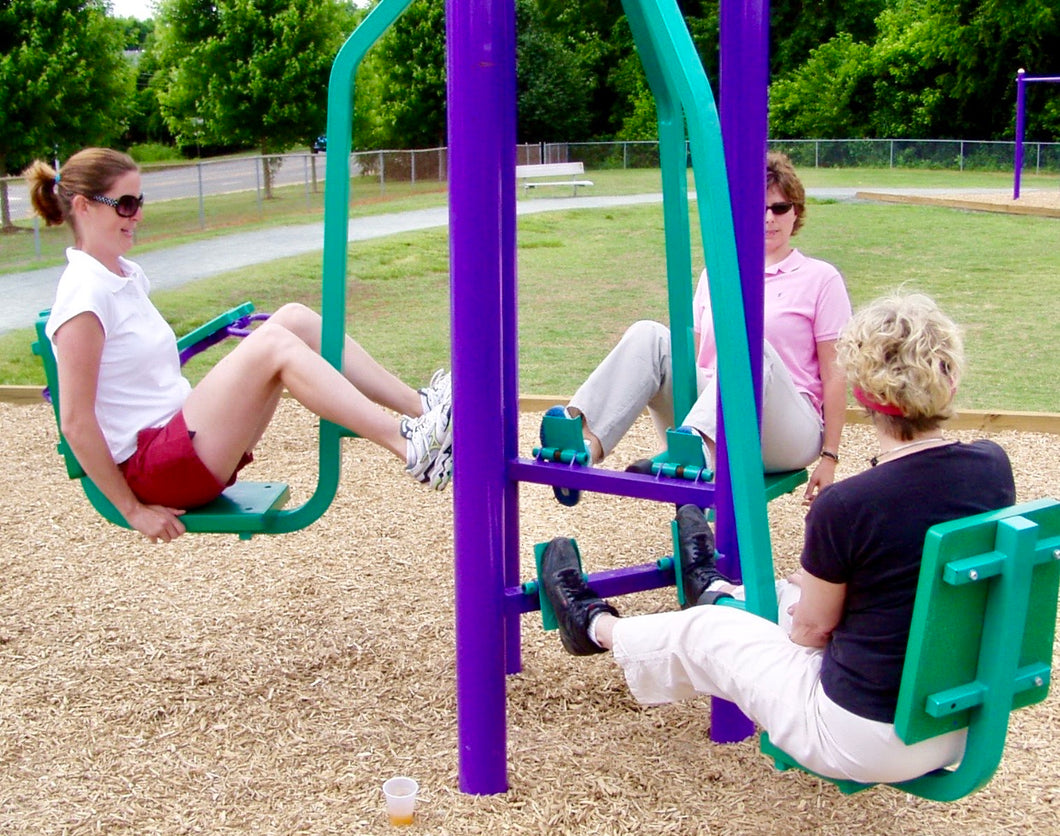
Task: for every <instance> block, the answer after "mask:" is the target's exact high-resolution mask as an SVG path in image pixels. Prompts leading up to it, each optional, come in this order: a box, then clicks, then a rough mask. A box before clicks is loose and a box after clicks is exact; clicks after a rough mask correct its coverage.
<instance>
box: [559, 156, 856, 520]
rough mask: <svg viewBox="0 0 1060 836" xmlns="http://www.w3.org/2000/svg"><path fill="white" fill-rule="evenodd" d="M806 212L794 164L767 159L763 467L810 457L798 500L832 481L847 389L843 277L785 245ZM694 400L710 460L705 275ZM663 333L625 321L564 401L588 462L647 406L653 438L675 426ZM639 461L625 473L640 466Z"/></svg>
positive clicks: (692, 418) (710, 358) (713, 393)
mask: <svg viewBox="0 0 1060 836" xmlns="http://www.w3.org/2000/svg"><path fill="white" fill-rule="evenodd" d="M805 217H806V190H805V188H803V185H802V183H801V181H800V180H799V177H798V175H797V174H796V173H795V169H794V167H793V166H792V164H791V161H790V160H789V159H788V158H787V156H786V155H784V154H779V153H770V154H769V155H768V158H767V161H766V213H765V277H764V282H765V344H764V346H763V352H764V355H763V370H762V378H763V398H762V458H763V464H764V466H765V470H766V472H767V473H772V472H780V471H785V470H795V469H798V468H802V467H807V466H809V465H811V464H814V463H815V462H816V465H815V467H814V469H813V473H812V474H811V476H810V479H809V483H808V484H807V486H806V493H805V497H806V499H807V500H812V499H813V498H814V497H815V496H817V494H818V493H819V491H820V490H821V489H822V488H824V487H827V486H828V485H830V484H831V483H832V482H833V481H834V480H835V466H836V464H837V463H838V461H839V441H840V436H841V435H842V432H843V423H844V419H845V414H846V392H845V388H844V384H843V379H842V376H841V375H840V373H839V371H838V369H837V367H836V364H835V341H836V338H837V337H838V336H839V332H840V331H841V330H842V328H843V326H844V325H845V324H846V323H847V321H848V320H849V319H850V315H851V309H850V299H849V297H848V295H847V290H846V286H845V285H844V283H843V277H842V276H841V275H840V274H839V271H838V270H836V268H835V267H833V266H832V265H831V264H828V263H827V262H824V261H819V260H817V259H813V258H809V257H807V256H805V255H803V254H802V253H801V252H799V251H798V250H797V249H795V247H793V246H792V244H791V238H792V236H793V235H795V233H797V232H798V231H799V229H800V228H801V227H802V225H803V223H804V221H805ZM693 322H694V323H695V329H696V365H697V374H698V386H699V398H698V400H697V401H696V403H695V404H694V405H693V407H692V409H691V410H690V411H689V413H688V415H687V416H686V417H685V419H684V422H683V425H684V426H685V427H688V428H690V429H691V430H694V431H695V432H697V433H699V434H700V435H701V436H702V438H703V441H704V446H705V452H706V454H707V459H708V462H710V463H712V462H713V458H714V441H715V438H716V437H717V380H716V370H717V347H716V345H715V342H714V325H713V320H712V315H711V310H710V297H709V292H708V287H707V275H706V271H703V274H702V276H701V277H700V280H699V284H698V286H697V288H696V293H695V297H694V300H693ZM670 375H671V350H670V330H669V329H668V328H667V327H666V326H665V325H662V324H660V323H658V322H652V321H649V320H642V321H640V322H635V323H634V324H633V325H631V326H630V327H629V329H628V330H627V331H626V333H625V334H624V335H623V337H622V339H621V340H620V341H619V343H618V345H616V346H615V348H614V349H612V351H611V353H610V354H608V356H607V357H606V358H604V360H603V362H601V363H600V365H599V366H597V368H596V369H595V370H594V371H593V373H592V374H591V375H590V376H589V378H588V380H586V381H585V383H584V384H582V386H581V387H580V388H579V389H578V391H577V392H576V393H575V394H574V397H573V398H571V401H570V404H569V405H568V406H567V411H568V414H569V415H571V416H578V415H580V416H582V421H583V430H584V433H585V438H586V440H587V442H588V444H589V447H590V449H591V453H592V459H593V462H594V463H595V462H600V461H602V460H603V459H604V457H605V456H607V455H608V454H609V453H610V452H611V451H612V450H613V449H614V448H615V445H617V444H618V442H619V440H620V439H621V438H622V437H623V436H624V435H625V434H626V432H627V431H628V430H629V428H630V427H631V426H632V425H633V422H634V421H635V420H636V418H637V416H638V415H640V413H641V412H642V411H643V410H644V409H645V408H647V409H648V410H649V412H650V413H651V416H652V419H653V421H654V422H655V425H656V428H657V429H658V430H659V432H660V435H663V434H664V433H665V430H666V429H667V428H668V427H672V426H673V425H674V408H673V381H672V380H671V377H670ZM643 465H644V463H642V462H638V463H635V464H633V465H631V466H630V469H631V470H635V469H639V468H642V467H643ZM561 501H562V498H561Z"/></svg>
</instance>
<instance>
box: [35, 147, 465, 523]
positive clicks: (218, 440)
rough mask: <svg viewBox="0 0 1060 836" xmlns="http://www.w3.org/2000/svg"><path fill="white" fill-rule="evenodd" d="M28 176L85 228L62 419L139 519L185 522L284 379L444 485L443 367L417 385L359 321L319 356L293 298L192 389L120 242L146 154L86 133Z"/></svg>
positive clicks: (55, 333)
mask: <svg viewBox="0 0 1060 836" xmlns="http://www.w3.org/2000/svg"><path fill="white" fill-rule="evenodd" d="M25 176H26V178H27V180H28V181H29V185H30V198H31V200H32V203H33V207H34V209H35V210H36V212H37V213H38V214H39V215H41V217H43V218H44V219H45V221H46V222H47V223H48V224H49V225H58V224H61V223H63V222H66V223H69V224H70V226H71V227H72V228H73V232H74V246H73V247H72V248H70V249H69V250H67V259H68V262H69V264H68V266H67V268H66V270H65V271H64V272H63V275H62V277H61V278H60V280H59V285H58V288H57V290H56V298H55V304H54V305H53V307H52V312H51V315H50V318H49V320H48V324H47V329H46V331H47V334H48V337H49V339H50V340H51V341H52V344H53V346H54V349H55V356H56V361H57V365H58V374H59V391H60V393H61V400H60V410H61V415H60V420H61V422H62V430H63V434H64V435H65V437H66V440H67V442H68V443H69V444H70V447H71V449H72V450H73V452H74V455H75V456H77V459H78V461H79V462H80V463H81V466H82V467H83V468H84V469H85V472H86V473H87V474H88V476H89V477H90V478H91V479H92V481H93V482H95V483H96V485H97V486H98V487H99V489H100V490H101V491H102V492H103V493H104V494H105V495H106V497H107V498H108V499H109V500H110V501H111V502H112V503H113V504H114V506H115V507H116V508H117V509H118V510H119V511H120V512H121V514H122V516H123V517H125V519H126V521H127V522H128V523H129V525H131V526H132V527H133V528H135V529H136V530H137V531H139V532H140V533H142V534H143V535H145V536H146V537H148V538H150V539H151V540H152V541H156V540H162V541H166V542H168V541H169V540H172V539H173V538H174V537H178V536H179V535H180V534H182V533H183V532H184V526H183V524H182V523H181V521H180V514H181V513H182V512H183V510H184V509H187V508H192V507H195V506H197V505H202V504H205V503H207V502H209V501H211V500H212V499H214V498H216V497H217V496H218V495H219V494H220V493H221V492H222V491H223V490H224V488H225V486H226V485H229V484H231V483H232V482H234V481H235V478H236V474H237V473H238V472H239V470H240V468H242V467H243V466H244V465H245V464H246V463H247V462H249V461H250V459H251V457H252V451H253V449H254V446H255V445H256V444H257V442H258V440H259V439H260V438H261V436H262V434H263V433H264V431H265V427H266V426H267V425H268V423H269V421H270V420H271V418H272V415H273V412H274V411H275V409H276V405H277V403H278V402H279V399H280V396H281V394H282V393H283V391H284V389H287V390H289V391H290V392H291V394H292V395H293V396H294V397H295V398H296V399H297V400H298V401H299V402H300V403H301V404H303V405H304V406H305V407H307V408H308V409H310V410H311V411H312V412H314V413H315V414H317V415H319V416H321V417H323V418H325V419H327V420H329V421H332V422H334V423H336V424H339V425H341V426H343V427H347V428H348V429H350V430H353V431H354V432H356V433H357V434H358V435H360V436H363V437H364V438H367V439H369V440H371V441H374V442H375V443H376V444H379V445H380V446H382V447H385V448H386V449H388V450H390V451H391V452H393V453H394V454H395V455H397V456H398V457H400V458H402V459H403V460H404V461H405V463H406V470H407V471H408V473H409V474H410V475H411V476H413V477H414V478H416V479H418V480H419V481H421V482H426V483H429V484H430V485H431V487H434V488H436V489H439V490H440V489H442V488H444V487H445V486H446V485H447V484H448V482H449V480H450V478H451V475H452V437H453V436H452V424H451V414H452V387H451V384H450V380H449V375H448V374H447V373H444V372H441V371H439V372H437V373H435V375H434V377H433V378H432V380H431V383H430V385H428V386H427V387H425V388H424V389H421V390H419V391H417V390H415V389H413V388H411V387H410V386H408V385H406V384H405V383H403V382H402V381H401V380H399V379H398V378H396V377H395V376H394V375H393V374H391V373H390V372H389V371H387V370H386V369H384V368H383V367H382V366H381V365H379V363H377V362H376V361H375V360H373V359H372V358H371V357H370V356H369V355H368V353H367V352H366V351H365V350H364V349H363V348H362V347H361V346H360V345H358V344H357V343H356V342H354V341H353V340H352V339H350V338H349V337H347V338H346V344H345V349H344V354H343V368H342V370H341V372H340V371H339V370H337V369H335V368H334V367H332V366H331V365H330V364H329V363H328V362H327V361H325V360H324V359H323V358H322V357H321V356H320V353H319V351H320V330H321V329H320V317H319V315H318V314H316V313H315V312H313V311H311V310H310V309H309V308H306V307H305V306H303V305H297V304H289V305H284V306H283V307H281V308H280V309H279V310H278V311H277V312H276V313H275V314H273V315H272V317H270V318H269V320H268V321H267V322H265V323H263V324H262V325H260V326H259V327H258V328H256V329H255V330H254V331H253V332H252V333H251V334H250V335H249V336H248V337H246V338H245V339H244V340H242V341H241V342H240V343H239V345H238V346H237V347H236V348H235V349H234V350H233V351H232V352H231V353H229V354H228V355H227V356H226V357H224V358H223V359H222V360H221V361H220V362H219V363H218V364H217V365H216V366H215V367H214V368H213V369H211V370H210V371H209V372H208V373H207V374H206V376H205V377H203V379H202V381H201V382H200V383H199V384H198V385H197V386H196V387H195V388H194V389H193V388H192V386H191V385H190V383H189V382H188V381H187V380H186V379H185V378H184V377H183V376H182V374H181V370H180V360H179V356H178V353H177V344H176V337H175V336H174V334H173V331H172V329H171V328H170V327H169V325H168V324H167V323H166V321H165V320H164V319H163V318H162V316H161V314H159V312H158V311H157V309H156V308H155V307H154V305H153V304H152V303H151V301H150V300H149V299H148V295H147V294H148V290H149V284H148V281H147V278H146V276H145V275H144V272H143V270H141V269H140V267H139V266H138V265H137V264H135V263H134V262H132V261H129V260H127V259H126V258H124V255H125V253H126V252H127V251H128V250H129V248H130V247H131V246H132V244H133V237H134V234H135V232H136V226H137V224H138V223H139V221H140V219H141V218H142V217H143V194H142V193H141V191H140V172H139V169H138V168H137V166H136V163H135V162H134V161H133V160H132V158H131V157H129V156H128V155H126V154H122V153H120V152H118V151H113V150H110V149H106V148H87V149H84V150H83V151H80V152H78V153H77V154H74V155H73V156H72V157H70V159H69V160H67V161H66V164H65V165H63V166H62V168H61V170H60V171H56V170H55V169H54V168H52V167H51V166H50V165H48V164H47V163H44V162H41V161H39V160H38V161H36V162H34V163H33V164H32V165H31V166H30V167H29V168H28V169H27V170H26V175H25ZM233 392H238V393H239V395H238V397H232V393H233ZM381 407H386V408H387V409H389V410H393V412H396V413H398V414H399V415H400V416H401V417H400V418H397V417H394V415H393V414H392V413H391V412H388V411H386V410H384V409H383V408H381Z"/></svg>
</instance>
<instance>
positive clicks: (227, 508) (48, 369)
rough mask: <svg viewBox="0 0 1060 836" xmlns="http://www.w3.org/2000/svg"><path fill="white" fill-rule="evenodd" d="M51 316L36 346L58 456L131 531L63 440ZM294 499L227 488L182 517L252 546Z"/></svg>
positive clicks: (226, 320)
mask: <svg viewBox="0 0 1060 836" xmlns="http://www.w3.org/2000/svg"><path fill="white" fill-rule="evenodd" d="M252 310H253V305H250V303H245V304H243V305H240V306H239V307H237V308H233V309H232V310H230V311H228V312H226V313H225V314H222V315H221V316H218V317H216V318H215V319H213V320H211V322H210V323H208V324H207V325H206V326H203V327H201V328H199V329H196V330H195V331H193V332H192V334H191V335H188V336H189V337H191V336H192V335H194V336H195V339H194V340H189V338H187V337H186V338H184V339H182V340H180V341H179V342H178V347H179V348H180V350H184V349H185V348H187V347H189V346H190V345H191V344H192V343H194V342H197V341H199V340H203V339H208V338H211V337H213V336H214V335H215V334H217V333H218V332H220V331H221V330H223V329H225V328H227V327H228V326H229V325H231V324H232V323H234V322H236V321H237V320H238V319H240V318H242V317H244V316H246V315H248V314H249V313H250V312H251V311H252ZM48 314H49V311H42V312H41V313H40V314H39V316H38V317H37V322H36V328H37V341H36V342H35V343H33V353H34V354H36V355H37V356H38V357H40V358H41V362H42V363H43V364H44V374H45V377H46V378H47V381H48V392H49V393H50V398H51V404H52V411H53V412H54V414H55V423H56V426H57V427H58V429H59V444H58V450H59V452H60V453H61V454H62V456H63V459H64V460H65V462H66V472H67V474H69V476H70V478H71V479H79V480H80V481H81V487H82V488H83V489H84V491H85V495H86V496H87V497H88V499H89V501H90V502H91V503H92V506H93V507H94V508H95V509H96V511H98V512H99V513H100V514H101V515H102V516H103V517H104V518H105V519H107V520H108V521H110V522H112V523H114V524H115V525H119V526H122V527H123V528H129V524H128V523H127V522H126V521H125V518H124V517H122V515H121V513H120V512H119V511H118V509H117V508H115V507H114V505H113V504H112V503H111V502H110V500H108V499H107V498H106V497H105V496H104V495H103V493H102V491H100V490H99V488H98V487H96V485H95V483H94V482H93V481H92V480H91V479H90V478H88V476H86V475H85V471H84V470H83V469H82V468H81V464H80V463H79V462H78V461H77V458H76V457H75V456H74V454H73V451H72V450H71V449H70V446H69V445H68V444H67V443H66V439H65V438H64V437H63V434H62V423H61V418H60V412H59V375H58V371H57V369H56V365H55V354H54V353H53V352H52V345H51V341H50V340H49V339H48V337H47V335H46V334H45V333H44V328H45V325H47V322H48ZM289 496H290V491H289V490H288V488H287V485H286V484H285V483H283V482H244V481H239V482H236V483H235V484H234V485H232V486H231V487H229V488H226V489H225V491H224V493H222V494H221V496H220V497H218V498H217V499H215V500H214V501H213V502H211V503H209V504H207V505H203V506H200V507H198V508H192V509H190V510H188V511H187V512H186V513H185V514H184V515H183V516H182V517H181V521H182V522H183V523H184V526H185V528H187V530H188V531H190V532H198V533H223V534H238V535H239V537H240V539H243V540H248V539H250V538H251V537H252V536H253V535H255V534H260V533H262V532H264V531H268V530H270V521H271V519H272V518H273V517H275V515H276V514H277V513H278V512H279V510H280V509H281V508H283V506H284V505H285V504H286V502H287V499H288V497H289Z"/></svg>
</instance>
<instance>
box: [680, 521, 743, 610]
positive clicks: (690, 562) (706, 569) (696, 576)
mask: <svg viewBox="0 0 1060 836" xmlns="http://www.w3.org/2000/svg"><path fill="white" fill-rule="evenodd" d="M677 544H678V548H679V550H680V552H681V555H680V560H681V574H682V576H683V577H684V583H685V608H688V607H692V606H695V605H696V604H713V603H714V602H715V601H716V600H717V599H718V598H731V597H732V596H731V595H729V594H728V593H727V592H707V587H708V586H710V585H711V584H712V583H714V582H715V581H725V582H726V583H731V581H730V580H729V579H728V578H727V577H725V576H724V575H723V574H722V573H721V572H719V571H718V567H717V563H716V562H715V557H714V532H713V531H711V529H710V523H708V522H707V518H706V517H705V516H704V515H703V509H701V508H698V507H696V506H695V505H682V506H681V507H680V508H678V509H677Z"/></svg>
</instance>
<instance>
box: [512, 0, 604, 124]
mask: <svg viewBox="0 0 1060 836" xmlns="http://www.w3.org/2000/svg"><path fill="white" fill-rule="evenodd" d="M516 11H517V30H516V31H517V42H516V72H517V75H518V92H517V106H518V113H519V122H518V137H519V141H520V142H548V141H552V140H555V139H557V138H558V137H563V138H564V139H566V140H567V141H570V142H578V141H581V140H584V139H588V138H589V124H590V121H591V118H592V114H591V112H590V109H589V86H590V80H589V74H588V73H587V72H586V71H585V68H584V67H583V66H582V65H581V63H580V62H579V61H578V58H577V56H576V55H575V54H574V53H573V52H571V51H570V50H568V49H567V48H566V46H565V45H564V44H563V41H562V40H561V39H560V37H559V36H558V35H556V34H555V33H553V32H549V31H548V30H547V29H545V28H544V27H543V26H542V25H541V16H540V11H539V10H538V8H537V6H536V5H535V4H534V3H533V2H532V0H519V2H518V3H517V4H516Z"/></svg>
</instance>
